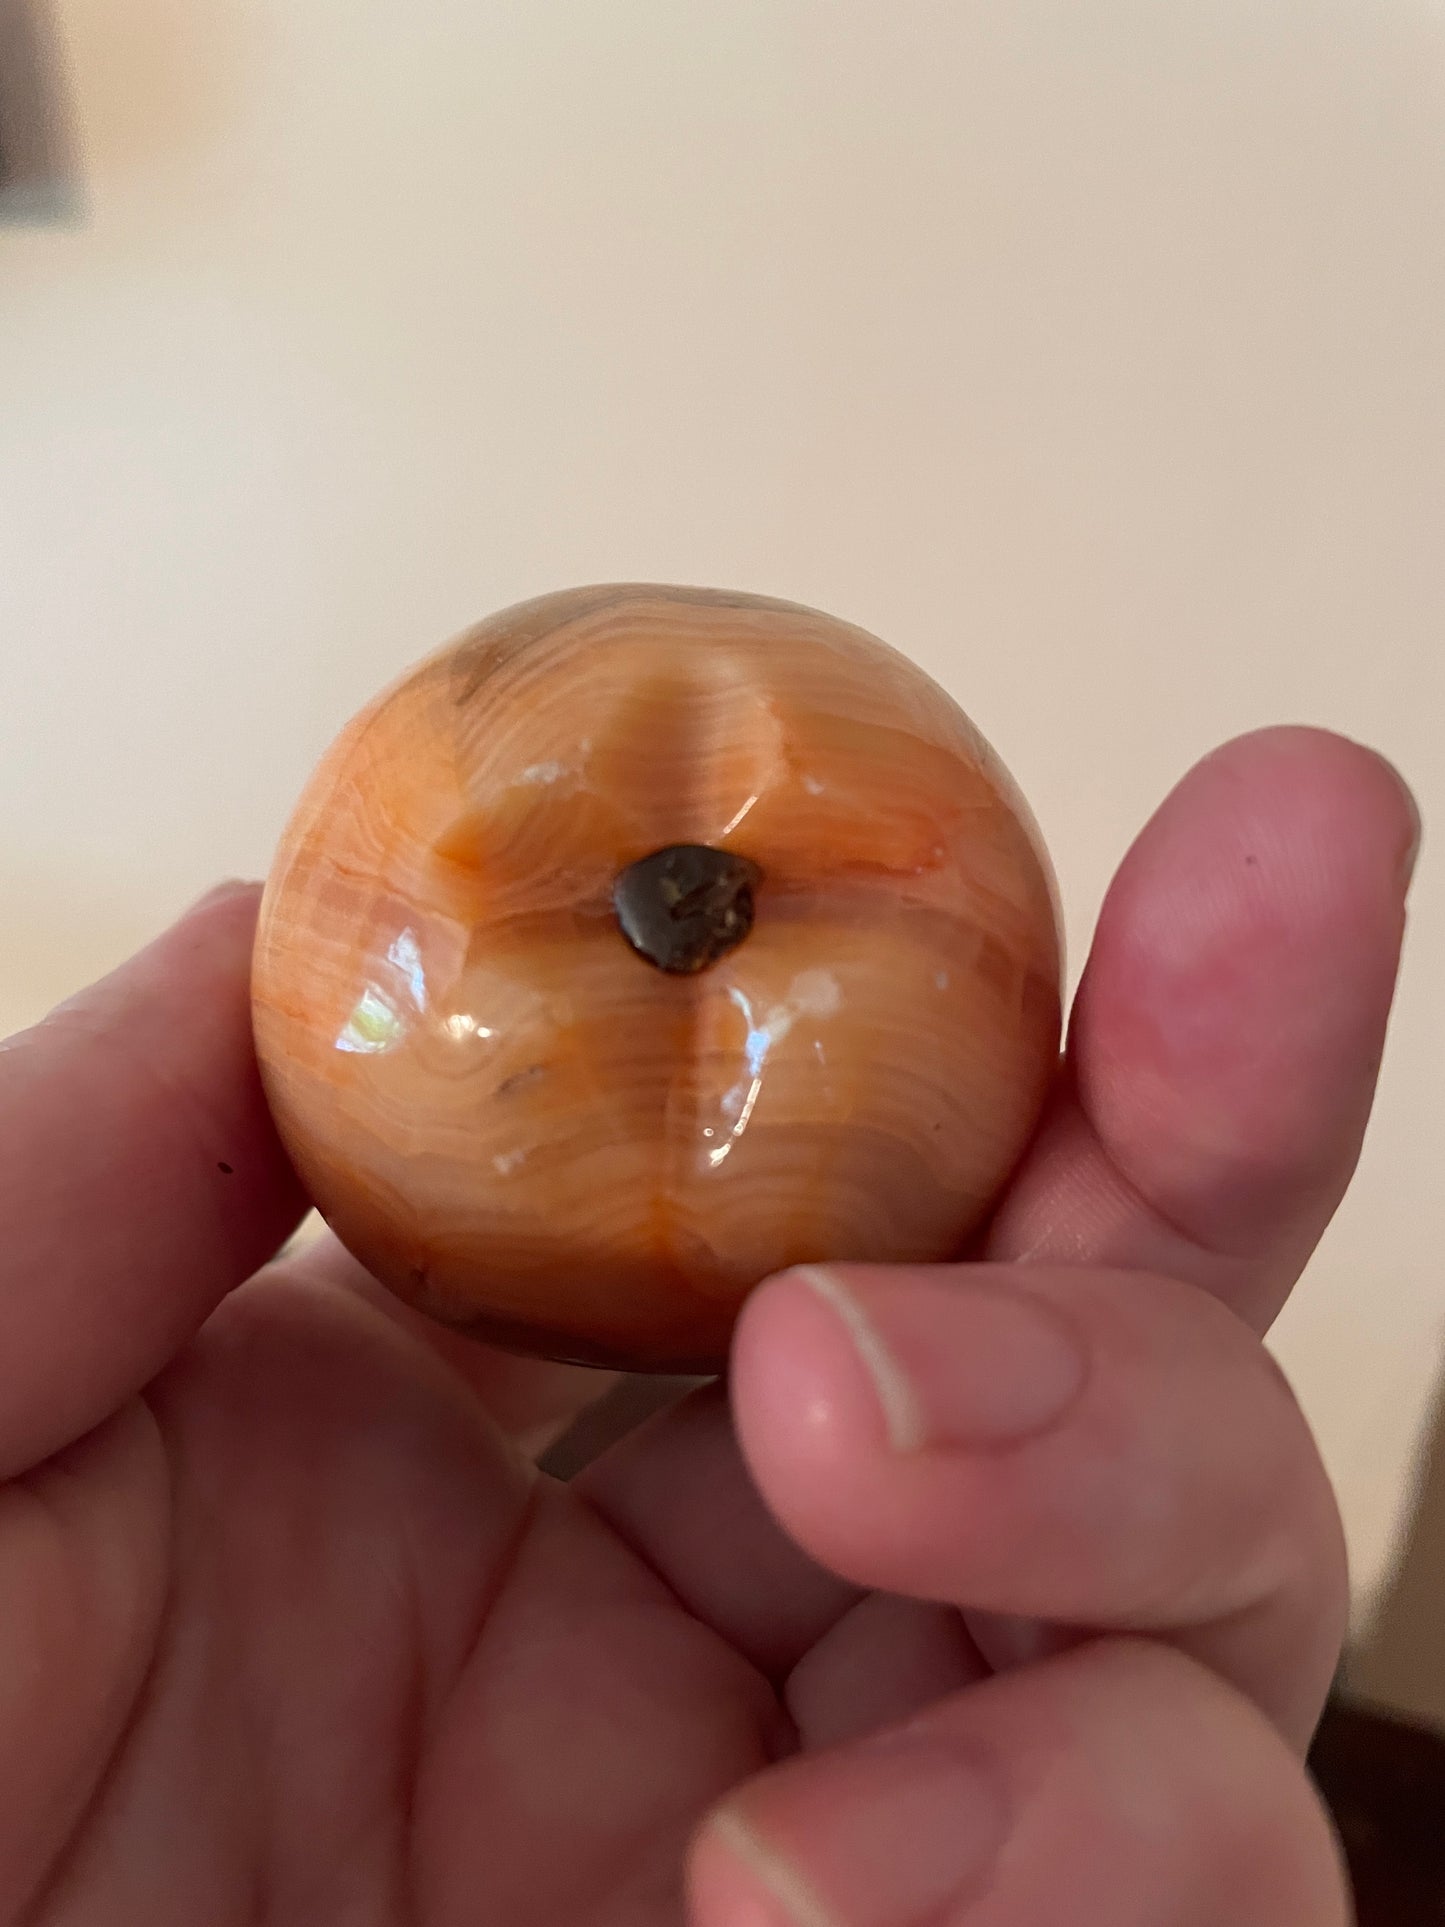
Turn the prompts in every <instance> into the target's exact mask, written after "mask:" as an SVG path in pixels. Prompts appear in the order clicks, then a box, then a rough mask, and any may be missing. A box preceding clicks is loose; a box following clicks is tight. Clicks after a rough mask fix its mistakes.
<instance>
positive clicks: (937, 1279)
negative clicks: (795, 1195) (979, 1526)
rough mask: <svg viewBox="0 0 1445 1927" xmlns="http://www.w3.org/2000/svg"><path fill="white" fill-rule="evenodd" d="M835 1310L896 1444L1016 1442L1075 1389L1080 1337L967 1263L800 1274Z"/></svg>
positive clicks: (1047, 1419) (1079, 1380)
mask: <svg viewBox="0 0 1445 1927" xmlns="http://www.w3.org/2000/svg"><path fill="white" fill-rule="evenodd" d="M798 1275H799V1276H800V1277H801V1278H803V1279H804V1281H805V1282H806V1283H807V1284H809V1285H810V1286H811V1287H812V1289H813V1290H814V1291H815V1292H816V1293H817V1295H818V1296H819V1297H820V1298H821V1299H822V1300H823V1301H824V1303H825V1304H827V1305H828V1306H829V1307H830V1308H831V1309H832V1310H833V1311H834V1312H835V1313H836V1314H837V1316H838V1319H839V1321H840V1323H841V1324H842V1325H843V1327H844V1329H845V1330H846V1331H847V1333H848V1336H849V1338H850V1339H851V1341H852V1344H853V1349H854V1351H855V1353H856V1354H857V1357H858V1360H859V1363H860V1364H861V1365H862V1367H863V1369H864V1370H865V1371H866V1372H867V1374H868V1376H869V1377H870V1379H871V1380H872V1382H873V1389H874V1391H875V1393H876V1395H877V1399H878V1405H879V1410H880V1412H881V1415H882V1418H883V1424H884V1428H885V1430H886V1432H887V1435H888V1442H889V1444H890V1445H891V1446H892V1447H893V1449H894V1451H895V1452H918V1451H922V1450H924V1449H925V1448H927V1447H929V1446H957V1447H962V1448H964V1449H967V1448H969V1447H980V1448H984V1447H988V1446H1002V1445H1012V1444H1017V1443H1019V1442H1020V1441H1022V1440H1023V1439H1026V1438H1031V1437H1033V1436H1035V1435H1036V1434H1037V1433H1040V1432H1043V1431H1046V1430H1048V1428H1049V1427H1050V1426H1052V1425H1055V1424H1057V1423H1058V1421H1059V1420H1060V1419H1061V1418H1062V1417H1063V1416H1064V1415H1065V1413H1066V1412H1067V1411H1068V1410H1069V1408H1070V1406H1072V1405H1073V1404H1074V1402H1075V1400H1076V1399H1077V1398H1078V1397H1079V1395H1080V1393H1081V1392H1082V1390H1083V1387H1084V1381H1085V1379H1086V1377H1087V1375H1088V1367H1087V1360H1086V1358H1085V1356H1084V1351H1083V1347H1082V1345H1081V1343H1080V1341H1079V1339H1078V1337H1077V1336H1076V1335H1075V1333H1074V1332H1073V1331H1072V1330H1071V1328H1070V1327H1069V1325H1068V1324H1067V1323H1066V1322H1065V1320H1064V1319H1063V1318H1062V1317H1061V1316H1060V1315H1059V1314H1058V1313H1057V1312H1055V1311H1054V1309H1053V1308H1052V1306H1049V1305H1046V1304H1043V1303H1041V1302H1040V1301H1039V1300H1037V1299H1035V1298H1033V1297H1031V1296H1030V1295H1029V1294H1028V1293H1027V1292H1026V1291H1024V1290H1023V1289H1021V1288H1017V1287H1011V1286H1009V1285H1006V1284H980V1283H977V1282H975V1281H972V1280H970V1279H969V1278H968V1277H967V1275H966V1273H963V1272H960V1271H950V1270H947V1269H944V1268H942V1267H940V1268H938V1269H936V1270H932V1271H908V1270H898V1271H891V1272H890V1271H878V1272H872V1273H867V1274H864V1273H861V1272H860V1273H857V1274H854V1275H853V1276H852V1277H850V1276H847V1275H844V1274H842V1273H840V1272H837V1271H834V1270H833V1269H832V1268H831V1267H829V1266H824V1265H812V1266H808V1267H806V1268H805V1269H804V1270H803V1271H801V1272H800V1273H799V1274H798Z"/></svg>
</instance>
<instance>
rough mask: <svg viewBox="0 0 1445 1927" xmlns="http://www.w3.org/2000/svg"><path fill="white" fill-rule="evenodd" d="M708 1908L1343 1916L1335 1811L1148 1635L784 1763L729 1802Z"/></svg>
mask: <svg viewBox="0 0 1445 1927" xmlns="http://www.w3.org/2000/svg"><path fill="white" fill-rule="evenodd" d="M689 1886H690V1901H691V1908H690V1915H689V1918H690V1920H691V1922H692V1923H693V1927H918V1924H919V1923H921V1922H924V1921H927V1922H930V1923H937V1927H1038V1924H1039V1923H1042V1922H1046V1921H1048V1922H1053V1921H1067V1922H1068V1923H1069V1927H1165V1923H1177V1924H1178V1927H1185V1923H1189V1924H1190V1927H1346V1924H1347V1922H1348V1920H1349V1906H1348V1903H1347V1901H1346V1898H1345V1887H1344V1878H1343V1874H1342V1871H1341V1867H1340V1860H1339V1854H1338V1851H1337V1849H1336V1847H1335V1843H1334V1840H1333V1836H1332V1834H1331V1832H1330V1828H1329V1824H1328V1822H1327V1820H1326V1818H1325V1816H1324V1813H1323V1811H1322V1809H1321V1807H1320V1804H1319V1801H1318V1799H1317V1798H1316V1796H1315V1794H1314V1793H1313V1791H1312V1789H1311V1787H1310V1785H1309V1782H1308V1780H1307V1778H1306V1776H1305V1772H1304V1769H1303V1767H1302V1765H1301V1764H1300V1762H1299V1761H1298V1760H1296V1759H1294V1758H1293V1757H1292V1756H1291V1755H1290V1754H1289V1753H1288V1752H1287V1750H1286V1749H1285V1748H1284V1746H1283V1745H1282V1744H1281V1743H1280V1741H1279V1740H1278V1738H1277V1737H1276V1736H1275V1735H1274V1734H1273V1733H1272V1732H1271V1730H1270V1729H1269V1727H1268V1726H1267V1725H1266V1724H1265V1723H1264V1722H1263V1721H1262V1720H1260V1719H1259V1717H1258V1715H1257V1714H1255V1713H1254V1712H1253V1711H1252V1710H1251V1709H1250V1707H1249V1706H1248V1705H1247V1704H1246V1702H1244V1701H1243V1700H1241V1699H1239V1698H1238V1697H1237V1696H1236V1695H1234V1694H1232V1693H1230V1692H1229V1691H1228V1690H1227V1689H1226V1688H1225V1687H1223V1686H1222V1685H1220V1684H1219V1682H1218V1681H1216V1680H1214V1679H1212V1678H1211V1677H1210V1676H1209V1675H1208V1674H1207V1673H1205V1672H1204V1671H1203V1670H1202V1669H1200V1668H1198V1667H1196V1666H1194V1665H1193V1664H1191V1662H1189V1661H1188V1660H1185V1659H1183V1658H1181V1657H1180V1656H1179V1655H1177V1654H1173V1653H1170V1652H1168V1651H1166V1650H1165V1649H1163V1648H1160V1647H1155V1646H1151V1645H1149V1644H1147V1643H1144V1642H1133V1641H1128V1642H1125V1641H1117V1642H1110V1643H1107V1644H1100V1645H1095V1646H1092V1647H1086V1648H1080V1649H1077V1650H1075V1651H1073V1652H1071V1653H1069V1654H1067V1655H1065V1656H1063V1657H1061V1658H1056V1659H1053V1660H1049V1661H1046V1662H1045V1663H1043V1664H1042V1665H1039V1666H1036V1667H1030V1668H1027V1669H1025V1670H1023V1671H1021V1672H1017V1673H1011V1674H1008V1675H1006V1676H1005V1677H1003V1678H1000V1679H995V1680H991V1681H989V1682H988V1683H987V1684H985V1685H983V1686H979V1687H975V1688H972V1689H970V1690H968V1691H966V1692H964V1693H961V1694H959V1695H957V1696H956V1697H955V1698H953V1699H951V1700H948V1701H946V1702H944V1703H943V1704H942V1705H939V1706H937V1707H934V1708H932V1709H930V1711H929V1712H928V1713H927V1714H926V1715H924V1716H923V1717H922V1718H920V1719H917V1720H914V1721H912V1722H910V1723H909V1725H908V1726H907V1727H906V1728H894V1729H892V1730H891V1731H890V1732H889V1733H888V1734H887V1735H884V1736H881V1737H879V1738H875V1739H873V1740H871V1741H866V1742H863V1743H861V1744H855V1745H852V1746H848V1747H842V1748H838V1749H836V1750H835V1751H832V1752H828V1753H824V1754H819V1755H815V1756H811V1757H806V1758H802V1759H796V1760H792V1761H789V1762H788V1763H787V1764H786V1765H784V1766H779V1767H775V1768H773V1769H771V1770H770V1771H769V1772H767V1773H765V1774H763V1775H761V1776H760V1777H759V1778H758V1779H756V1780H754V1781H752V1782H751V1783H750V1784H749V1785H748V1786H746V1787H745V1788H744V1789H743V1790H742V1791H741V1792H740V1793H738V1794H736V1795H735V1796H734V1797H733V1798H732V1800H731V1801H729V1802H728V1804H727V1805H725V1806H724V1807H723V1808H721V1809H720V1810H719V1811H718V1812H717V1813H715V1814H714V1815H713V1817H712V1819H711V1820H710V1821H709V1823H708V1824H707V1825H706V1826H705V1827H704V1829H703V1831H702V1833H701V1834H700V1836H699V1838H698V1840H697V1841H696V1843H695V1846H694V1851H693V1854H692V1859H691V1867H690V1881H689Z"/></svg>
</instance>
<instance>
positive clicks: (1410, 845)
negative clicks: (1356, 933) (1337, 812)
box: [1371, 750, 1423, 890]
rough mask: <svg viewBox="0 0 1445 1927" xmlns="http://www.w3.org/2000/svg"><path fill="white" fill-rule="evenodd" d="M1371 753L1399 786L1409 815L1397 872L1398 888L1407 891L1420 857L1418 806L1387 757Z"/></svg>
mask: <svg viewBox="0 0 1445 1927" xmlns="http://www.w3.org/2000/svg"><path fill="white" fill-rule="evenodd" d="M1371 753H1372V755H1375V756H1377V757H1379V760H1380V761H1381V762H1382V763H1383V764H1384V765H1385V768H1386V769H1387V770H1389V772H1390V774H1391V776H1393V777H1394V779H1395V781H1396V782H1397V783H1398V784H1399V786H1400V795H1401V796H1402V797H1403V798H1404V801H1405V808H1406V810H1407V811H1408V813H1409V819H1410V829H1409V832H1408V834H1407V836H1406V839H1405V847H1404V849H1403V850H1402V851H1401V853H1400V863H1399V870H1398V875H1399V879H1400V888H1401V889H1402V890H1408V889H1409V888H1410V881H1411V878H1412V877H1413V876H1414V874H1415V864H1416V862H1417V860H1418V858H1419V855H1420V837H1421V834H1422V830H1423V825H1422V822H1421V817H1420V805H1419V803H1418V802H1417V801H1416V798H1415V792H1414V790H1412V789H1411V788H1410V785H1409V784H1408V783H1407V782H1406V781H1405V778H1404V777H1403V776H1402V775H1401V773H1400V771H1399V770H1398V769H1396V767H1395V765H1394V764H1393V763H1392V762H1391V761H1390V759H1389V757H1388V756H1381V755H1380V752H1379V750H1373V751H1372V752H1371Z"/></svg>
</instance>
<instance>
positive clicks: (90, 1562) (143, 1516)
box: [0, 1402, 170, 1921]
mask: <svg viewBox="0 0 1445 1927" xmlns="http://www.w3.org/2000/svg"><path fill="white" fill-rule="evenodd" d="M169 1512H170V1507H169V1493H168V1490H167V1476H166V1457H165V1450H164V1448H163V1446H162V1444H161V1441H160V1437H159V1435H158V1433H157V1430H156V1426H155V1423H154V1421H153V1419H152V1418H151V1416H150V1414H149V1412H147V1411H146V1409H145V1407H144V1406H143V1405H141V1404H140V1403H139V1402H135V1403H132V1404H130V1405H128V1406H126V1407H125V1408H124V1409H123V1410H121V1411H119V1412H117V1413H116V1414H115V1415H114V1416H113V1417H112V1418H111V1419H110V1420H108V1421H107V1422H106V1423H105V1424H104V1425H102V1426H100V1427H98V1428H97V1429H96V1430H95V1431H92V1432H91V1433H89V1434H88V1435H87V1436H86V1437H85V1438H83V1439H81V1440H79V1441H78V1442H77V1443H76V1444H75V1445H73V1446H71V1447H70V1448H69V1449H68V1450H67V1451H65V1452H63V1453H61V1454H60V1455H59V1456H57V1457H56V1458H54V1459H53V1460H51V1462H50V1463H49V1464H46V1465H43V1466H40V1467H39V1468H38V1469H37V1470H35V1471H34V1472H32V1473H30V1474H28V1475H27V1476H26V1477H25V1478H22V1479H18V1480H16V1481H14V1482H13V1483H11V1484H10V1485H8V1486H6V1487H5V1488H4V1490H3V1491H0V1571H3V1573H4V1586H5V1612H4V1615H3V1618H0V1786H3V1787H4V1789H5V1798H4V1801H3V1802H0V1919H4V1920H6V1921H19V1920H24V1919H33V1918H35V1915H34V1914H33V1913H32V1912H31V1911H30V1907H31V1905H32V1904H33V1902H34V1900H35V1897H36V1893H37V1891H38V1890H39V1889H40V1888H41V1887H42V1886H43V1884H44V1882H45V1878H46V1875H47V1874H48V1872H49V1871H50V1869H51V1867H52V1865H53V1864H54V1862H55V1859H56V1857H57V1855H59V1854H60V1853H61V1852H62V1850H63V1849H64V1847H65V1844H66V1841H67V1840H68V1839H69V1838H70V1836H71V1834H72V1833H73V1831H74V1829H75V1827H76V1825H77V1823H78V1822H79V1821H80V1819H81V1816H82V1815H83V1813H84V1812H85V1809H86V1806H87V1803H88V1802H89V1800H90V1799H91V1798H92V1796H93V1794H94V1792H95V1789H96V1787H97V1785H98V1784H99V1783H100V1781H101V1780H102V1779H103V1778H104V1775H105V1771H106V1765H107V1762H108V1761H109V1760H110V1758H111V1755H112V1753H113V1751H114V1748H115V1745H116V1743H117V1741H118V1739H119V1738H120V1735H121V1733H122V1732H123V1730H124V1728H125V1726H126V1723H127V1720H128V1719H129V1718H130V1715H131V1711H132V1706H133V1703H134V1700H135V1697H136V1695H137V1694H138V1693H139V1691H140V1689H141V1686H142V1684H143V1682H144V1680H145V1676H146V1670H147V1668H148V1666H149V1664H150V1661H151V1657H152V1654H153V1651H154V1647H155V1639H156V1632H157V1628H158V1626H159V1624H160V1619H161V1614H162V1610H163V1608H164V1605H165V1599H166V1577H167V1568H168V1563H169V1553H170V1546H169V1543H168V1541H169V1533H168V1521H169Z"/></svg>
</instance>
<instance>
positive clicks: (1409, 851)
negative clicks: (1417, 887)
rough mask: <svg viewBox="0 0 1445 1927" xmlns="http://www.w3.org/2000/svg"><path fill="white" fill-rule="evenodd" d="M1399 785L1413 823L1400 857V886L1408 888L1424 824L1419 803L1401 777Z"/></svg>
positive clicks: (1418, 854)
mask: <svg viewBox="0 0 1445 1927" xmlns="http://www.w3.org/2000/svg"><path fill="white" fill-rule="evenodd" d="M1400 787H1401V788H1402V789H1403V790H1404V792H1405V800H1406V802H1407V803H1408V804H1409V805H1410V817H1411V821H1412V824H1413V828H1412V829H1411V832H1410V840H1409V842H1408V843H1407V844H1406V845H1405V853H1404V855H1403V856H1402V857H1401V858H1400V887H1401V888H1402V889H1404V890H1408V889H1409V887H1410V884H1411V882H1412V880H1413V879H1414V875H1415V865H1416V863H1417V862H1418V861H1419V860H1420V839H1421V837H1422V836H1423V835H1424V831H1425V826H1424V822H1423V820H1422V818H1421V815H1420V805H1419V804H1418V803H1417V802H1416V801H1415V798H1414V795H1413V793H1412V791H1411V790H1410V788H1409V787H1408V785H1407V784H1406V782H1405V779H1404V778H1403V777H1401V779H1400Z"/></svg>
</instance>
